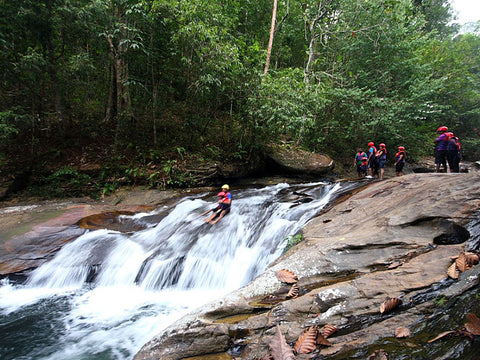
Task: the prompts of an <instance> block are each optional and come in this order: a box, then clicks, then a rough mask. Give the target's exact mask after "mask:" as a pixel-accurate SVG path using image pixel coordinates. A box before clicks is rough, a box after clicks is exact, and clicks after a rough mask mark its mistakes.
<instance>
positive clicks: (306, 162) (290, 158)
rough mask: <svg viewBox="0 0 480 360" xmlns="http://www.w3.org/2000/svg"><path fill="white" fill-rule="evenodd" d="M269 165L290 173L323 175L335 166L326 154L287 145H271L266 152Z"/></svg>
mask: <svg viewBox="0 0 480 360" xmlns="http://www.w3.org/2000/svg"><path fill="white" fill-rule="evenodd" d="M266 156H267V159H268V163H269V167H270V168H272V169H279V170H280V171H281V172H287V173H291V174H307V175H325V174H327V173H329V172H330V171H331V170H333V168H334V167H335V162H334V161H333V160H332V159H331V158H330V157H328V156H326V155H322V154H316V153H312V152H308V151H304V150H301V149H296V148H294V147H290V146H288V145H284V146H280V145H278V146H271V147H270V149H269V150H268V152H267V155H266Z"/></svg>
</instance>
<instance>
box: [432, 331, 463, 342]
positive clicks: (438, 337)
mask: <svg viewBox="0 0 480 360" xmlns="http://www.w3.org/2000/svg"><path fill="white" fill-rule="evenodd" d="M455 333H456V331H445V332H443V333H441V334H440V335H438V336H437V337H436V338H434V339H431V340H428V342H429V343H432V342H434V341H437V340H438V339H441V338H444V337H450V336H452V335H454V334H455Z"/></svg>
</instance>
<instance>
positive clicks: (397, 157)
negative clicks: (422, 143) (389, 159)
mask: <svg viewBox="0 0 480 360" xmlns="http://www.w3.org/2000/svg"><path fill="white" fill-rule="evenodd" d="M402 154H403V158H402V160H401V161H402V162H403V163H404V162H405V161H406V157H407V154H406V152H405V150H400V151H399V152H397V153H396V154H395V160H397V161H398V159H399V157H400V155H402Z"/></svg>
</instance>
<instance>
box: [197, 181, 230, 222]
mask: <svg viewBox="0 0 480 360" xmlns="http://www.w3.org/2000/svg"><path fill="white" fill-rule="evenodd" d="M229 190H230V186H228V185H227V184H225V185H223V186H222V191H220V192H219V193H218V194H217V196H218V197H219V198H220V199H219V200H218V202H217V203H218V205H217V206H216V207H215V208H213V209H210V210H207V211H205V212H204V213H202V215H201V216H204V215H206V214H208V213H209V212H212V215H210V216H209V217H208V218H207V219H205V222H207V223H209V224H211V225H215V224H216V223H217V222H218V221H219V220H220V219H221V218H223V217H224V216H225V215H227V214H228V213H229V212H230V205H231V204H232V194H231V193H230V192H229Z"/></svg>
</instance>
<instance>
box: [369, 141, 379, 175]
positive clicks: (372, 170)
mask: <svg viewBox="0 0 480 360" xmlns="http://www.w3.org/2000/svg"><path fill="white" fill-rule="evenodd" d="M376 153H377V148H376V147H375V143H374V142H373V141H370V142H369V143H368V175H369V176H370V177H371V178H373V176H374V175H376V174H378V162H377V161H376V160H377V159H376V157H375V154H376Z"/></svg>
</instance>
